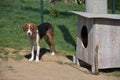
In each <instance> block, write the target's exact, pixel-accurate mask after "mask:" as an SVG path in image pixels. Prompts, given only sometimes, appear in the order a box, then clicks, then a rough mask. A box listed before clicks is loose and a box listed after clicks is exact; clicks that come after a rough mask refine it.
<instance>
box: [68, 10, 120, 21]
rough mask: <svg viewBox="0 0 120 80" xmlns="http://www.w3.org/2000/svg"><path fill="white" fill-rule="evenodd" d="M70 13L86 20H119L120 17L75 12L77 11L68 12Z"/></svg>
mask: <svg viewBox="0 0 120 80" xmlns="http://www.w3.org/2000/svg"><path fill="white" fill-rule="evenodd" d="M70 12H72V13H74V14H77V15H80V16H83V17H86V18H106V19H117V20H120V15H117V14H97V13H87V12H77V11H70Z"/></svg>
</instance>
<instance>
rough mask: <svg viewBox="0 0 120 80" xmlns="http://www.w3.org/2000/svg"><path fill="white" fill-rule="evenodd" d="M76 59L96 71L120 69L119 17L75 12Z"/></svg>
mask: <svg viewBox="0 0 120 80" xmlns="http://www.w3.org/2000/svg"><path fill="white" fill-rule="evenodd" d="M72 13H75V14H77V16H78V28H77V53H76V58H77V59H79V60H82V61H84V62H86V63H88V64H89V65H90V66H91V68H92V72H93V73H97V72H98V69H106V68H119V67H120V15H113V14H96V13H86V12H76V11H72Z"/></svg>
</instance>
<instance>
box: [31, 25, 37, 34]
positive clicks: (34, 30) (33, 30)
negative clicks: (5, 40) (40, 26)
mask: <svg viewBox="0 0 120 80" xmlns="http://www.w3.org/2000/svg"><path fill="white" fill-rule="evenodd" d="M31 26H32V32H36V30H37V26H36V25H35V24H33V23H32V24H31Z"/></svg>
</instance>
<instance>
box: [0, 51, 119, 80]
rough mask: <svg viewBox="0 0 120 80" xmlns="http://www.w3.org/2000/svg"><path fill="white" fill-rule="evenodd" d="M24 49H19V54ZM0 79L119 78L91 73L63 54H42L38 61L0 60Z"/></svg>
mask: <svg viewBox="0 0 120 80" xmlns="http://www.w3.org/2000/svg"><path fill="white" fill-rule="evenodd" d="M24 52H25V51H21V52H20V54H22V53H24ZM0 80H120V78H118V77H113V76H107V75H105V74H103V73H100V74H99V75H93V74H91V72H90V71H89V70H87V69H86V68H83V67H78V66H76V65H75V64H73V63H72V61H71V60H70V59H68V58H67V57H65V56H58V55H55V56H50V54H48V53H47V54H44V55H43V56H42V57H41V60H40V62H34V61H31V62H30V61H28V59H27V58H24V59H22V60H17V61H16V60H14V59H12V58H9V59H8V61H4V60H0Z"/></svg>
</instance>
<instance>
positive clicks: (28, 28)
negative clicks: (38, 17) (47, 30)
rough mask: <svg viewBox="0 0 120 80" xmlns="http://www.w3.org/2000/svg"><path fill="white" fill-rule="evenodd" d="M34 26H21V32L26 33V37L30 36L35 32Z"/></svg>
mask: <svg viewBox="0 0 120 80" xmlns="http://www.w3.org/2000/svg"><path fill="white" fill-rule="evenodd" d="M36 29H37V27H36V25H35V24H33V23H26V24H24V26H23V31H24V32H26V34H27V36H32V35H33V34H34V33H35V32H36Z"/></svg>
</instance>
